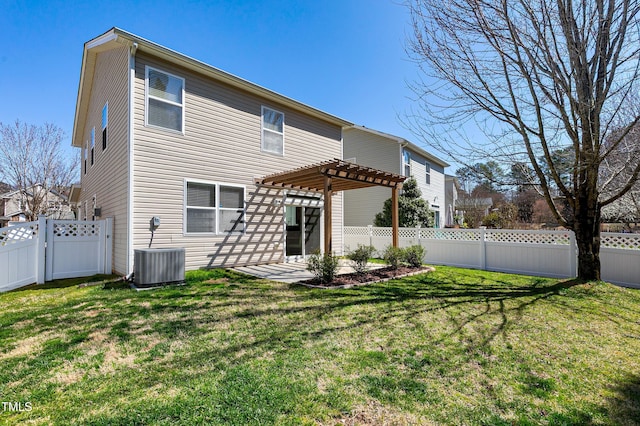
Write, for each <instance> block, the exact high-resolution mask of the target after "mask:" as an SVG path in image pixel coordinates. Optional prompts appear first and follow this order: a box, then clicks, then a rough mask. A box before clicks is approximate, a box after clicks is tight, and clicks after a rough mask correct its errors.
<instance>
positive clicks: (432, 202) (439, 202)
mask: <svg viewBox="0 0 640 426" xmlns="http://www.w3.org/2000/svg"><path fill="white" fill-rule="evenodd" d="M343 137H344V154H343V155H344V158H345V160H347V161H351V162H354V163H357V164H361V165H363V166H368V167H373V168H376V169H380V170H386V171H388V172H391V173H397V174H400V175H403V176H407V177H409V176H413V177H415V178H416V181H417V182H418V187H419V188H420V191H421V192H422V197H423V198H424V199H425V200H426V201H427V204H428V205H429V209H430V210H431V211H432V212H433V213H434V226H435V227H436V228H441V227H443V226H444V224H445V213H446V200H445V178H444V176H445V174H444V169H445V167H447V166H449V164H447V163H446V162H444V161H442V160H440V159H439V158H437V157H436V156H434V155H432V154H430V153H428V152H426V151H425V150H424V149H422V148H420V147H419V146H417V145H415V144H413V143H411V142H409V141H407V140H406V139H403V138H400V137H397V136H393V135H390V134H387V133H383V132H379V131H376V130H372V129H369V128H366V127H362V126H351V127H349V128H346V129H345V130H344V136H343ZM388 198H389V193H388V191H386V190H384V189H383V188H366V189H358V190H355V191H350V192H346V193H345V194H344V224H345V225H346V226H366V225H372V224H373V220H374V218H375V216H376V213H378V212H381V211H382V207H383V204H384V201H385V200H386V199H388Z"/></svg>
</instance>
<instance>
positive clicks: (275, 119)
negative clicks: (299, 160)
mask: <svg viewBox="0 0 640 426" xmlns="http://www.w3.org/2000/svg"><path fill="white" fill-rule="evenodd" d="M262 151H264V152H270V153H272V154H278V155H284V114H283V113H281V112H278V111H276V110H273V109H271V108H267V107H264V106H263V107H262Z"/></svg>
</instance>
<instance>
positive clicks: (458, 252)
mask: <svg viewBox="0 0 640 426" xmlns="http://www.w3.org/2000/svg"><path fill="white" fill-rule="evenodd" d="M399 242H400V246H401V247H406V246H409V245H412V244H421V245H422V246H424V248H425V249H426V255H425V259H424V261H425V262H426V263H430V264H436V265H450V266H459V267H464V268H474V269H484V270H488V271H500V272H510V273H517V274H525V275H537V276H545V277H555V278H571V277H575V276H576V275H577V253H578V250H577V246H576V242H575V236H574V234H573V232H572V231H520V230H504V229H434V228H400V230H399ZM358 244H364V245H372V246H374V247H375V248H376V250H378V251H381V250H384V248H385V247H386V246H388V245H389V244H391V228H376V227H372V226H345V227H344V250H345V251H347V252H348V251H350V250H353V249H355V248H356V247H357V246H358ZM600 261H601V264H602V269H601V274H602V279H603V280H605V281H609V282H612V283H616V284H622V285H627V286H633V287H640V234H617V233H609V232H604V233H602V235H601V250H600Z"/></svg>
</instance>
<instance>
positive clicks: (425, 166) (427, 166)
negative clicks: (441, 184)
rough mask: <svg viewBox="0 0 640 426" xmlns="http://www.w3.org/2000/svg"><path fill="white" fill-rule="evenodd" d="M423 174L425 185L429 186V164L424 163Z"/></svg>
mask: <svg viewBox="0 0 640 426" xmlns="http://www.w3.org/2000/svg"><path fill="white" fill-rule="evenodd" d="M424 169H425V170H424V172H425V175H426V184H427V185H431V166H430V165H429V163H424Z"/></svg>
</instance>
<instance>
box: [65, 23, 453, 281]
mask: <svg viewBox="0 0 640 426" xmlns="http://www.w3.org/2000/svg"><path fill="white" fill-rule="evenodd" d="M348 126H351V123H349V122H347V121H345V120H342V119H340V118H337V117H335V116H332V115H330V114H327V113H325V112H322V111H319V110H317V109H314V108H312V107H309V106H307V105H305V104H302V103H300V102H297V101H295V100H292V99H290V98H287V97H285V96H283V95H280V94H277V93H275V92H272V91H270V90H268V89H265V88H263V87H260V86H258V85H256V84H253V83H250V82H248V81H246V80H242V79H240V78H238V77H235V76H233V75H230V74H227V73H225V72H223V71H220V70H219V69H217V68H214V67H211V66H209V65H207V64H205V63H202V62H199V61H197V60H195V59H192V58H189V57H187V56H184V55H182V54H180V53H177V52H175V51H172V50H170V49H167V48H165V47H163V46H160V45H158V44H155V43H153V42H151V41H148V40H145V39H143V38H140V37H138V36H135V35H133V34H130V33H127V32H125V31H123V30H120V29H117V28H113V29H111V30H109V31H108V32H106V33H104V34H102V35H101V36H99V37H97V38H95V39H93V40H91V41H89V42H87V43H86V44H85V46H84V54H83V59H82V69H81V75H80V84H79V88H78V99H77V106H76V113H75V122H74V129H73V142H72V143H73V146H75V147H78V148H81V149H82V156H81V162H82V171H81V183H80V186H76V187H74V191H73V193H72V195H71V199H72V201H74V202H77V203H78V205H79V212H80V219H92V218H98V219H99V218H105V217H112V218H113V219H114V225H113V226H114V241H113V270H114V271H116V272H117V273H121V274H125V273H129V272H130V271H132V268H133V253H134V250H135V249H137V248H147V247H149V246H151V247H155V248H162V247H184V248H185V249H186V264H187V269H194V268H200V267H214V266H236V265H247V264H260V263H269V262H280V261H282V260H284V259H285V258H288V257H289V258H290V257H296V256H301V255H306V254H310V253H311V252H312V251H315V250H317V249H319V248H320V241H321V240H322V238H324V239H325V241H328V242H330V244H332V245H330V247H332V248H333V250H334V251H336V252H340V251H341V248H342V209H343V203H342V197H343V196H342V194H343V193H342V192H332V186H331V184H329V185H328V187H327V188H325V191H326V192H325V194H333V196H331V195H330V200H329V201H331V202H329V203H327V200H326V199H324V198H325V197H323V196H322V194H323V193H322V192H320V193H318V192H314V191H308V192H305V191H296V190H291V189H287V188H307V189H308V188H311V186H305V185H304V184H301V185H298V186H295V185H290V184H288V183H287V182H286V181H285V182H280V181H278V179H277V178H274V179H270V180H269V182H271V183H270V184H266V183H265V182H266V180H264V179H262V177H264V176H267V175H273V174H277V173H279V172H282V171H284V170H290V169H298V168H301V167H304V166H307V165H310V164H315V163H321V162H326V160H331V159H333V158H336V159H338V161H340V159H341V158H342V152H343V150H342V148H343V147H342V139H343V128H344V127H348ZM323 164H324V163H323ZM334 166H335V165H334ZM335 167H337V168H340V170H343V169H344V167H347V166H345V165H344V164H342V163H341V164H340V165H339V166H335ZM320 169H322V170H321V171H319V172H318V173H320V172H324V169H323V168H322V167H319V168H318V169H317V170H320ZM351 169H353V168H351ZM351 169H350V170H351ZM305 170H307V169H305ZM313 170H314V172H315V171H317V170H316V169H313ZM303 172H304V171H303ZM301 173H302V172H299V171H298V172H297V171H294V172H292V173H291V174H290V175H288V176H289V177H290V178H292V177H296V176H297V177H298V178H299V177H300V175H301ZM304 173H306V172H304ZM340 173H342V171H340ZM345 176H346V175H345ZM438 179H439V178H438ZM337 180H338V176H335V177H334V179H333V185H334V186H335V190H336V191H339V190H340V187H339V186H338V185H337V184H336V182H337ZM273 182H277V185H279V186H277V185H276V184H274V183H273ZM300 182H301V181H300ZM325 182H326V180H325ZM328 182H329V183H331V182H332V181H331V179H328ZM400 182H401V180H400ZM343 189H348V188H347V186H344V187H343ZM316 190H317V188H316ZM386 192H387V198H388V197H389V196H390V194H391V192H389V191H388V190H387V191H386ZM438 195H439V196H440V199H441V200H442V201H441V202H442V203H443V202H444V190H443V191H442V194H441V195H440V194H438ZM325 204H326V205H327V206H331V218H332V220H331V218H327V216H326V215H324V214H323V205H325ZM432 204H433V203H432ZM154 217H158V218H159V219H158V220H159V226H158V227H157V228H155V229H154V228H153V226H152V218H154ZM327 223H329V225H331V226H330V227H331V229H332V232H331V234H330V235H328V236H327V235H324V233H325V227H326V224H327ZM152 229H153V233H152ZM323 236H324V237H323Z"/></svg>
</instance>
